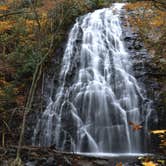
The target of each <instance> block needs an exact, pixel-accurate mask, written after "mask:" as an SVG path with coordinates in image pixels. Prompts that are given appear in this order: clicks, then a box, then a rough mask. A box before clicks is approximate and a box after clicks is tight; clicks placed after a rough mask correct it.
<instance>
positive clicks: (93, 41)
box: [33, 4, 150, 153]
mask: <svg viewBox="0 0 166 166" xmlns="http://www.w3.org/2000/svg"><path fill="white" fill-rule="evenodd" d="M122 7H123V4H115V5H114V6H113V7H112V8H106V9H100V10H96V11H95V12H93V13H89V14H87V15H85V16H82V17H80V18H79V19H77V21H76V23H75V25H74V26H73V28H72V30H71V32H70V34H69V39H68V42H67V46H66V50H65V53H64V57H63V62H62V68H61V72H60V79H59V81H60V86H59V88H58V89H57V91H56V93H53V94H54V95H52V96H50V102H49V104H48V106H47V108H46V110H45V111H44V113H43V115H42V117H41V118H40V119H39V120H38V123H37V127H36V129H35V131H34V138H33V143H34V144H35V145H39V146H50V145H54V146H55V147H56V148H57V149H60V150H63V151H74V152H90V153H92V152H95V153H99V152H104V153H134V152H135V153H139V152H142V151H144V150H145V149H144V147H145V144H146V141H145V140H146V138H145V137H146V134H145V133H146V130H147V125H146V124H147V117H146V115H147V114H148V111H150V109H148V107H147V105H148V104H147V103H146V100H145V98H144V97H143V95H142V92H141V89H140V87H139V86H138V83H137V81H136V79H135V78H134V76H133V75H132V73H133V72H132V60H131V59H130V55H129V54H128V53H127V52H126V50H125V48H124V44H123V41H122V29H121V26H120V18H119V17H120V10H121V8H122ZM131 122H133V123H136V124H139V123H141V122H144V126H143V128H142V129H141V130H138V131H134V130H133V129H132V127H131V126H130V125H129V123H131Z"/></svg>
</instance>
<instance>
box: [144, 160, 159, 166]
mask: <svg viewBox="0 0 166 166" xmlns="http://www.w3.org/2000/svg"><path fill="white" fill-rule="evenodd" d="M142 164H143V166H157V165H158V164H156V163H154V162H153V161H147V162H143V163H142Z"/></svg>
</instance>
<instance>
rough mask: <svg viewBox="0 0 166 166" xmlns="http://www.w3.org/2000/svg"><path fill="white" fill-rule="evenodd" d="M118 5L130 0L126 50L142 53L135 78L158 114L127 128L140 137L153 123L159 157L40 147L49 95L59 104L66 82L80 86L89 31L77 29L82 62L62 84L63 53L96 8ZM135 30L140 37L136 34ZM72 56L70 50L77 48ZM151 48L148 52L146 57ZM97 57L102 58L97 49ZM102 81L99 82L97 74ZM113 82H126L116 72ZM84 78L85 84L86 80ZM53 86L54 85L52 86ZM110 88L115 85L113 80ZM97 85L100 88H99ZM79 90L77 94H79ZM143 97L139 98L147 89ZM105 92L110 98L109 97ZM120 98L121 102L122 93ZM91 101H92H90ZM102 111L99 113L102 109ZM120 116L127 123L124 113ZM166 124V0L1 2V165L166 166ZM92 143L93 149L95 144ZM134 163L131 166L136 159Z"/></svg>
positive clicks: (153, 146) (155, 151) (124, 13)
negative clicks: (107, 155)
mask: <svg viewBox="0 0 166 166" xmlns="http://www.w3.org/2000/svg"><path fill="white" fill-rule="evenodd" d="M114 3H124V6H123V9H122V10H123V11H122V13H121V14H120V16H119V17H120V18H121V19H122V22H121V24H122V25H121V27H122V35H123V34H125V35H126V36H125V35H124V36H125V37H124V38H123V39H124V45H125V46H126V49H127V50H128V52H129V54H134V55H135V56H134V55H133V59H134V60H133V61H134V62H133V70H134V72H133V73H134V74H133V75H134V77H135V78H136V79H135V80H137V81H138V85H139V86H140V85H141V88H142V87H143V90H142V91H141V93H140V94H141V95H142V94H143V95H144V89H146V98H148V101H152V104H151V106H150V107H152V113H151V115H150V118H149V120H147V124H146V121H145V120H143V123H139V122H137V121H134V120H130V116H129V118H128V121H127V128H129V131H130V132H133V133H137V132H140V133H143V131H145V129H146V127H145V126H146V125H147V126H148V127H147V128H148V129H147V130H146V131H145V132H146V134H147V135H148V136H150V137H151V139H150V140H151V144H149V145H148V146H150V148H149V149H150V150H148V152H147V153H150V154H154V155H152V156H151V155H150V156H146V155H145V156H143V157H142V156H136V157H132V158H131V159H130V157H129V158H128V159H126V160H125V159H123V158H122V157H119V158H118V159H115V158H112V159H111V158H110V159H109V158H102V157H99V158H97V157H94V156H93V157H89V156H84V155H79V154H78V155H77V154H75V151H73V152H72V153H68V150H66V149H64V150H63V149H58V148H59V146H56V145H55V143H52V144H48V145H49V146H47V144H43V145H42V143H39V145H40V146H38V145H32V141H31V140H32V137H33V133H34V131H33V130H34V129H35V126H37V124H38V123H37V121H38V119H40V118H41V119H40V120H42V117H43V116H42V113H43V112H45V110H47V108H48V107H49V105H48V100H49V99H48V98H49V96H51V95H52V96H51V97H52V100H53V101H56V98H57V96H58V95H59V94H57V93H58V90H57V89H58V87H60V88H61V85H62V89H63V88H64V89H65V88H68V87H72V85H73V84H74V83H73V82H74V81H75V79H76V78H75V77H76V76H77V74H78V73H77V71H76V70H80V67H78V66H79V64H81V63H82V61H81V60H80V61H79V60H78V57H76V56H79V55H82V54H81V53H80V52H79V48H80V47H81V48H82V47H83V46H82V45H84V44H82V43H81V42H83V37H82V36H81V35H83V34H84V32H82V31H84V29H83V28H82V29H83V30H77V29H76V30H77V31H78V32H77V31H76V32H75V33H80V34H81V35H80V36H81V37H80V36H79V35H78V36H77V39H76V41H73V43H74V42H76V44H75V43H74V44H75V45H74V44H73V43H72V42H71V43H72V44H73V50H74V49H75V52H74V51H73V50H71V51H73V52H74V53H73V55H75V54H76V55H75V57H72V56H71V59H70V60H71V63H70V65H69V68H70V69H69V72H68V73H67V72H66V73H67V74H66V75H65V74H64V75H65V76H64V77H63V76H62V77H60V78H61V80H60V79H59V75H60V74H59V73H62V74H63V70H62V69H61V68H62V66H65V63H67V62H65V63H64V58H63V56H64V55H65V49H66V48H68V47H67V46H68V45H67V44H66V43H67V42H70V40H69V39H70V35H69V34H70V31H71V29H72V27H73V25H75V24H76V25H77V23H78V24H79V26H82V27H83V26H84V24H83V23H84V18H86V16H87V15H86V14H87V13H90V14H91V13H92V14H93V12H95V11H98V10H99V11H100V10H103V9H107V8H110V7H111V6H113V4H114ZM111 10H112V13H113V14H114V12H115V15H116V11H114V9H112V8H111ZM84 16H85V17H84ZM87 17H88V16H87ZM96 17H97V16H96ZM101 17H102V15H101ZM109 18H110V20H111V19H112V18H111V17H109ZM89 19H91V18H89ZM76 20H77V21H76ZM96 20H98V19H96ZM106 21H107V20H106ZM82 22H83V23H82ZM87 22H88V21H87ZM92 22H93V21H92ZM108 23H109V22H108ZM82 24H83V25H82ZM96 24H97V23H96ZM103 24H104V23H103ZM86 25H87V26H91V24H89V25H88V23H87V24H86ZM94 26H95V25H94ZM104 26H106V24H104ZM85 27H86V26H85ZM110 28H111V27H110ZM99 31H100V28H99ZM106 31H107V29H106ZM88 32H89V31H88ZM108 32H109V31H108ZM108 32H107V33H108ZM130 32H131V34H132V35H131V34H130ZM82 33H83V34H82ZM73 36H74V35H73ZM83 36H84V35H83ZM96 36H97V32H96ZM112 37H114V36H112ZM80 38H81V39H80ZM94 38H95V37H94ZM120 38H121V37H120ZM74 39H75V36H74V37H73V40H74ZM71 40H72V39H71ZM94 40H95V39H94ZM96 40H97V39H96ZM92 41H93V39H92ZM110 43H111V42H110ZM112 43H113V42H112ZM80 45H81V46H80ZM115 45H116V44H115ZM108 47H109V46H108ZM90 48H91V47H90ZM106 48H107V47H106ZM96 49H97V48H96ZM92 50H93V49H92ZM67 51H69V52H70V50H67ZM67 51H66V52H67ZM144 51H145V52H146V53H144ZM77 52H78V53H77ZM94 52H95V51H94ZM66 54H67V53H66ZM77 54H78V55H77ZM95 54H97V53H96V52H95ZM137 54H138V55H139V56H138V57H137V56H136V55H137ZM145 54H146V55H147V56H148V58H146V57H143V56H144V55H145ZM94 56H95V55H94ZM140 56H142V57H140ZM72 58H73V59H72ZM80 59H81V58H80ZM110 59H111V58H110ZM67 61H69V59H67ZM89 61H90V60H89ZM92 61H93V60H92ZM127 61H128V60H127ZM135 61H136V62H135ZM140 62H141V63H140ZM87 63H88V62H87ZM114 63H115V61H114ZM62 64H63V65H62ZM72 64H73V66H72ZM83 64H84V63H83ZM85 64H86V63H85ZM110 64H111V65H112V66H115V68H114V69H112V68H113V67H112V68H111V69H110V70H113V71H115V70H116V64H114V65H113V64H112V63H110ZM74 65H75V66H74ZM66 66H68V65H66ZM80 66H81V65H80ZM94 66H95V65H94ZM126 66H127V65H126ZM142 66H143V67H142ZM66 68H67V67H66ZM86 72H87V71H86ZM88 72H89V71H88ZM64 73H65V72H64ZM89 73H90V72H89ZM117 73H118V72H117ZM85 74H86V73H85ZM90 74H91V73H90ZM78 75H79V74H78ZM94 75H95V73H94ZM50 77H51V78H50ZM94 77H95V76H94ZM119 77H120V76H119ZM87 78H88V77H87ZM96 78H98V77H97V76H96ZM112 78H113V81H114V82H115V84H116V85H118V83H119V82H118V81H119V80H118V78H117V77H116V72H115V74H113V76H112ZM79 79H80V80H81V78H79ZM124 79H125V78H124ZM62 80H64V85H63V82H60V81H62ZM51 81H52V82H53V83H51ZM95 81H96V80H95ZM97 81H98V80H97ZM122 81H123V80H122ZM122 81H121V82H122ZM78 82H79V81H78ZM46 84H47V85H46ZM52 84H53V85H54V87H51V85H52ZM110 84H111V85H112V86H113V83H112V82H111V83H110ZM133 84H134V85H133V86H137V84H136V83H135V82H134V81H133ZM142 84H143V85H142ZM104 85H105V84H104ZM116 85H115V86H114V87H113V88H112V89H114V93H115V96H116V92H117V93H118V91H122V90H117V89H116V88H117V87H118V86H117V87H116ZM63 86H64V87H63ZM102 86H103V85H102ZM119 86H120V85H119ZM91 88H92V89H93V87H91ZM124 88H125V87H124ZM50 89H51V90H52V89H53V90H52V91H53V92H52V91H51V90H50ZM98 89H100V88H98ZM138 89H139V88H138ZM69 90H70V89H69ZM128 90H129V89H128ZM48 91H51V92H48ZM62 92H63V93H64V96H65V95H66V96H67V94H68V93H67V92H65V90H64V91H62ZM54 93H56V94H57V95H55V94H54ZM65 93H66V94H65ZM73 93H75V91H74V90H73ZM73 93H71V94H70V93H69V95H68V96H69V98H68V99H67V102H69V101H70V99H71V98H72V95H73ZM87 93H89V91H87ZM94 93H95V92H94ZM105 93H106V92H105ZM119 93H120V92H119ZM124 93H126V92H124ZM135 93H136V94H137V93H139V92H135ZM50 94H51V95H50ZM70 95H71V96H70ZM100 95H101V96H102V93H101V94H100ZM129 95H130V94H129ZM141 95H140V96H141ZM66 96H65V97H66ZM65 97H64V99H63V97H62V99H63V100H65ZM70 97H71V98H70ZM116 97H117V98H118V94H117V96H116ZM73 98H76V97H73ZM94 98H95V97H94ZM131 98H132V96H131ZM138 98H139V97H138ZM68 100H69V101H68ZM73 100H74V99H73ZM87 100H91V99H90V98H88V99H87ZM94 100H95V99H94ZM133 100H134V97H133ZM140 100H141V99H138V103H139V104H137V105H138V106H139V105H141V104H140V103H141V102H142V105H143V106H142V107H144V106H145V105H146V106H145V107H146V108H145V107H144V108H145V109H149V108H148V106H147V104H148V102H147V100H146V99H145V100H144V101H140ZM92 101H93V100H92ZM100 101H102V99H101V100H100V99H99V101H98V102H100ZM59 102H60V101H59ZM67 102H66V103H67ZM96 102H97V101H96ZM96 102H94V103H96ZM128 102H129V101H128ZM144 102H146V104H144ZM132 103H133V102H132ZM72 104H73V103H72ZM74 104H75V103H74ZM120 104H121V103H120ZM127 104H128V103H127ZM61 105H63V104H60V106H59V105H58V110H61V109H60V108H61ZM85 105H88V104H85ZM92 105H93V104H92ZM94 105H95V104H94ZM108 105H109V104H108ZM131 105H132V104H131ZM47 106H48V107H47ZM52 107H53V106H52ZM64 107H65V110H70V107H72V106H71V105H69V104H66V105H65V106H64ZM80 107H81V106H78V108H79V109H80V110H81V108H80ZM96 107H97V106H96ZM96 107H95V109H97V108H96ZM99 107H100V106H99ZM108 107H112V105H111V106H110V105H109V106H108ZM122 107H123V104H122ZM125 107H127V106H124V109H125ZM79 109H78V110H79ZM82 109H84V108H82ZM102 109H104V108H102ZM141 109H142V108H140V110H141ZM126 110H127V108H126ZM50 112H51V111H50ZM66 112H67V111H64V114H65V113H66ZM73 112H74V111H73ZM78 112H79V111H78ZM140 112H141V111H140ZM145 112H146V111H145ZM142 114H143V115H142ZM142 114H141V115H140V116H144V114H145V113H142ZM66 115H68V117H67V118H66V117H64V120H65V121H66V123H68V124H66V125H67V126H68V128H69V126H70V122H71V123H74V122H73V121H74V120H73V121H72V118H73V117H72V116H73V115H72V116H71V115H70V114H69V113H66ZM111 115H112V114H111ZM38 116H39V117H40V118H39V117H38ZM80 116H81V115H80ZM91 116H92V115H91ZM101 116H102V115H101ZM112 116H114V115H112ZM117 116H118V115H117ZM118 117H119V118H120V116H118ZM118 117H117V118H118ZM47 118H48V117H46V118H45V119H47ZM54 118H55V117H54ZM43 119H44V118H43ZM82 119H84V118H82ZM114 119H116V118H114ZM88 120H89V119H88ZM43 121H44V120H43ZM68 121H69V122H68ZM110 121H111V120H110ZM112 121H113V122H112V124H111V125H113V124H114V123H115V122H114V120H112ZM165 121H166V1H165V0H1V1H0V166H1V165H2V166H3V165H4V166H8V165H9V166H22V165H26V166H31V165H32V166H35V165H46V166H47V165H48V166H49V165H55V166H56V165H58V166H60V165H61V166H66V165H73V166H95V165H96V166H97V165H103V166H104V165H105V166H106V165H109V166H123V165H124V166H125V165H126V166H127V164H128V165H129V166H130V165H133V166H134V165H143V166H160V165H161V166H164V165H165V153H166V123H165ZM39 125H41V126H43V125H44V124H42V123H39ZM57 125H58V124H57ZM71 125H72V124H71ZM120 125H121V122H120ZM125 125H126V123H125ZM53 126H54V125H53ZM62 126H63V124H62ZM54 127H55V126H54ZM72 127H73V126H72ZM77 127H78V126H77ZM43 128H44V127H43ZM55 128H56V127H55ZM74 129H75V126H74V127H73V130H74ZM103 130H104V129H103ZM119 130H120V129H119ZM119 130H118V131H119ZM43 131H44V129H43ZM112 131H113V130H112ZM120 131H121V130H120ZM38 132H39V133H38V134H39V135H40V133H42V132H41V131H38ZM67 132H68V131H67ZM38 134H36V135H38ZM146 134H145V135H146ZM43 135H44V132H43ZM71 135H72V134H71ZM87 135H88V134H87ZM115 135H116V134H115ZM60 136H61V134H60ZM64 137H65V136H64ZM66 137H67V136H66ZM129 137H130V136H129ZM133 137H134V136H133ZM132 139H133V138H132ZM117 140H118V139H117ZM39 142H40V141H39ZM85 142H86V141H85ZM96 142H97V141H96ZM147 142H148V141H147ZM86 146H87V147H88V145H86ZM69 151H70V150H69ZM117 151H118V150H117ZM80 152H82V151H80ZM111 152H112V151H111ZM118 152H119V151H118ZM50 156H51V157H52V158H51V157H50ZM40 159H41V160H40ZM42 159H43V160H42ZM130 160H131V163H130V162H129V161H130ZM49 162H50V163H49Z"/></svg>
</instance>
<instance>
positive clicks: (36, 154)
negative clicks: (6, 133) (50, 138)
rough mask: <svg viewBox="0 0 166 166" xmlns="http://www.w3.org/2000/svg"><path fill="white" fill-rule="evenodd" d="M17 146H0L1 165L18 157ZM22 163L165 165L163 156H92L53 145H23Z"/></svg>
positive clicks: (42, 165) (35, 165)
mask: <svg viewBox="0 0 166 166" xmlns="http://www.w3.org/2000/svg"><path fill="white" fill-rule="evenodd" d="M16 151H17V147H8V148H0V166H10V164H11V162H12V161H13V160H14V159H15V157H16ZM21 159H22V164H23V165H25V166H122V165H123V166H140V165H142V162H143V161H146V162H148V161H151V162H152V161H153V162H155V163H158V164H160V165H161V166H164V163H163V162H161V161H164V157H163V156H151V155H147V156H144V157H143V156H142V157H140V156H130V155H129V156H111V155H110V157H108V156H107V157H90V156H83V155H77V154H74V153H65V152H58V151H57V150H56V149H54V148H53V147H49V148H48V147H40V148H39V147H25V146H24V147H22V149H21Z"/></svg>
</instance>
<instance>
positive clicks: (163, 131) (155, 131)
mask: <svg viewBox="0 0 166 166" xmlns="http://www.w3.org/2000/svg"><path fill="white" fill-rule="evenodd" d="M151 133H153V134H162V133H163V134H164V133H166V130H152V131H151Z"/></svg>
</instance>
